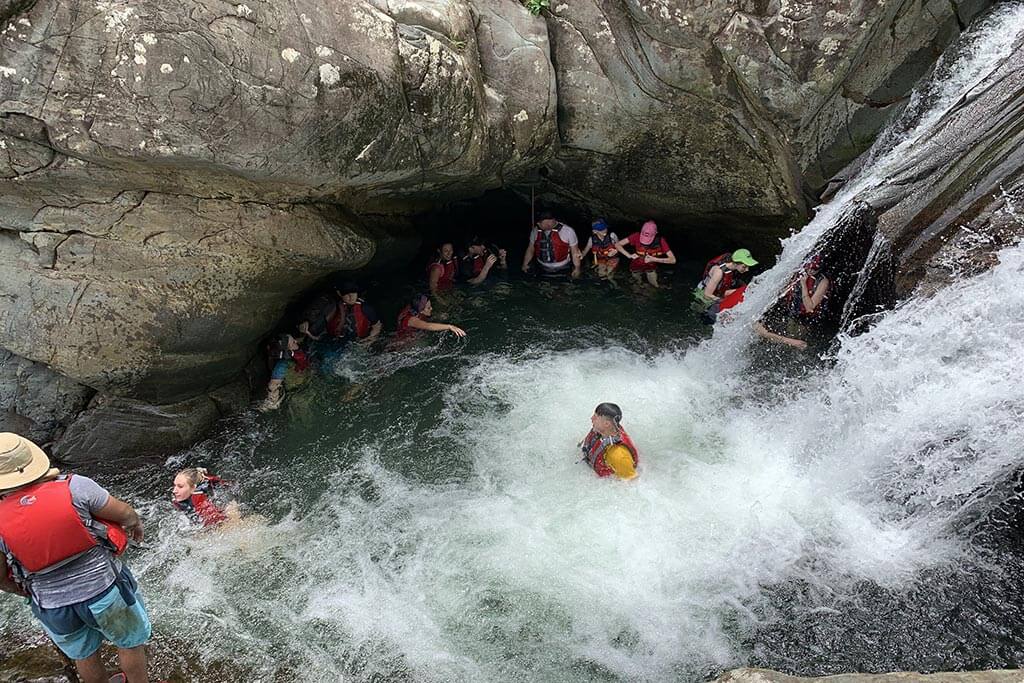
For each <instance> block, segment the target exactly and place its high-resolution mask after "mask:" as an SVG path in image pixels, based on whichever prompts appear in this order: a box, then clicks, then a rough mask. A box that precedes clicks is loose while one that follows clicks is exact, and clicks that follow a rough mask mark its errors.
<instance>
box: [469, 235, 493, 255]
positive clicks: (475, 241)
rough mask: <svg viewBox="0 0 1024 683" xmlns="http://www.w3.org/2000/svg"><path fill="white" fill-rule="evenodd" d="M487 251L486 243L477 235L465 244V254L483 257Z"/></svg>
mask: <svg viewBox="0 0 1024 683" xmlns="http://www.w3.org/2000/svg"><path fill="white" fill-rule="evenodd" d="M487 251H488V249H487V242H486V241H485V240H484V239H483V238H482V237H480V236H479V235H473V238H472V239H470V240H469V242H468V243H467V244H466V252H467V253H469V254H472V255H473V256H483V255H484V254H486V253H487Z"/></svg>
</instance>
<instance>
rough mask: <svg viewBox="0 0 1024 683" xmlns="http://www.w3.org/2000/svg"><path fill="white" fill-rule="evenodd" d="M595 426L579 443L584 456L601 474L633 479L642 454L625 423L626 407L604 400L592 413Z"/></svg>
mask: <svg viewBox="0 0 1024 683" xmlns="http://www.w3.org/2000/svg"><path fill="white" fill-rule="evenodd" d="M590 424H591V430H590V432H588V433H587V435H586V436H585V437H583V440H582V441H580V443H579V446H580V448H581V449H582V450H583V459H582V460H581V462H583V461H586V463H587V464H588V465H590V466H591V467H592V468H593V469H594V472H595V473H596V474H597V476H599V477H610V476H611V475H613V474H614V475H615V476H617V477H618V478H619V479H633V478H634V477H636V475H637V471H636V468H637V466H638V465H639V464H640V454H639V453H638V452H637V450H636V446H635V445H633V440H632V439H631V438H629V434H627V433H626V430H625V429H623V427H622V409H621V408H619V406H617V405H616V404H614V403H601V404H598V406H597V408H595V409H594V414H593V415H592V416H591V417H590Z"/></svg>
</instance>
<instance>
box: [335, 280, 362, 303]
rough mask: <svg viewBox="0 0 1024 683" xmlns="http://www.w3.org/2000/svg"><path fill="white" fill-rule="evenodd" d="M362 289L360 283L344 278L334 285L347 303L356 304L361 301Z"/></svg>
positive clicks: (336, 291)
mask: <svg viewBox="0 0 1024 683" xmlns="http://www.w3.org/2000/svg"><path fill="white" fill-rule="evenodd" d="M360 291H361V290H360V288H359V285H358V284H356V283H355V282H352V281H351V280H342V281H341V282H337V283H335V285H334V292H335V293H336V294H337V295H338V298H339V299H341V300H342V301H344V302H345V303H346V304H354V303H356V302H357V301H359V293H360Z"/></svg>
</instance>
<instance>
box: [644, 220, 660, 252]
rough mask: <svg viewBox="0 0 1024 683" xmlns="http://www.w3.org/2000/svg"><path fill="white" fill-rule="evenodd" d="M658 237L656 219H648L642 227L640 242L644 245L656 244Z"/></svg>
mask: <svg viewBox="0 0 1024 683" xmlns="http://www.w3.org/2000/svg"><path fill="white" fill-rule="evenodd" d="M657 238H658V224H657V223H655V222H654V221H647V222H646V223H644V225H643V227H642V228H640V244H643V245H644V246H647V245H650V244H654V240H655V239H657Z"/></svg>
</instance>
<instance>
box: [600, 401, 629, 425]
mask: <svg viewBox="0 0 1024 683" xmlns="http://www.w3.org/2000/svg"><path fill="white" fill-rule="evenodd" d="M594 414H595V415H600V416H601V417H607V418H610V419H611V420H612V422H614V423H615V424H619V423H620V422H622V408H620V407H619V406H618V405H616V404H614V403H599V404H598V405H597V407H596V408H594Z"/></svg>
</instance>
